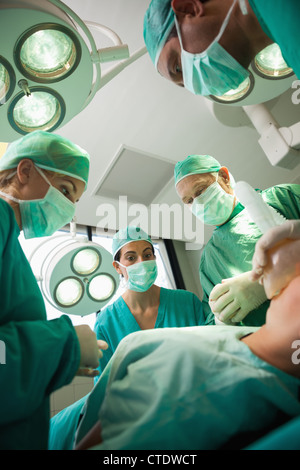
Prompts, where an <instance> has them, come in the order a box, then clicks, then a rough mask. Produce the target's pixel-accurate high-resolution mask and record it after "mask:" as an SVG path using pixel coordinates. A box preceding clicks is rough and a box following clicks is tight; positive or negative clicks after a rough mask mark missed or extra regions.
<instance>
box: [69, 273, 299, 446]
mask: <svg viewBox="0 0 300 470" xmlns="http://www.w3.org/2000/svg"><path fill="white" fill-rule="evenodd" d="M299 305H300V276H297V277H295V278H294V279H293V280H292V281H291V282H290V283H289V285H288V286H287V287H285V288H284V289H283V290H282V291H281V293H280V295H278V296H276V297H274V298H273V299H272V301H271V305H270V307H269V310H268V313H267V319H266V324H265V325H264V326H262V327H261V328H255V327H235V326H212V327H210V326H206V327H205V328H204V327H201V326H200V327H190V328H183V329H164V330H163V331H160V330H157V331H148V332H147V331H144V332H139V333H133V334H132V335H129V336H128V337H127V338H125V340H123V341H122V343H121V344H120V345H119V347H118V349H117V351H116V354H115V356H114V358H113V360H112V361H111V362H110V364H109V368H108V369H106V374H104V376H102V377H101V378H100V380H99V382H98V384H97V387H95V389H94V391H93V393H92V395H93V394H95V396H94V400H92V401H91V403H90V409H89V403H88V406H87V413H86V416H85V417H84V418H83V420H82V423H81V426H80V427H79V430H78V435H77V443H79V444H78V445H77V449H87V448H93V449H101V450H104V449H135V450H137V449H144V450H146V449H156V450H157V449H166V450H176V449H190V450H192V449H198V450H201V449H221V448H243V447H244V446H247V445H248V444H250V443H251V442H253V441H254V440H256V439H258V438H259V437H260V436H262V435H264V434H265V433H266V432H268V431H269V430H271V429H274V428H276V427H278V426H280V425H281V424H283V423H285V422H287V421H289V420H290V419H291V418H292V417H295V416H300V403H299V390H300V380H299V378H300V365H299V364H297V363H296V362H299V361H294V362H293V360H292V357H293V353H294V352H295V350H294V349H293V347H294V346H293V343H294V341H295V340H298V341H299V339H300V315H299V313H300V307H299ZM298 356H299V357H300V351H299V355H298ZM98 387H99V388H98ZM101 387H102V389H101ZM97 394H98V399H97ZM91 398H92V396H91ZM230 446H233V447H230Z"/></svg>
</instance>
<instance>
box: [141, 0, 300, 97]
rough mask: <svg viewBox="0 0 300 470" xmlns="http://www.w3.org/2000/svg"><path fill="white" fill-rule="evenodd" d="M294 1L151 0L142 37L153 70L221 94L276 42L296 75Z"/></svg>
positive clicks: (297, 13)
mask: <svg viewBox="0 0 300 470" xmlns="http://www.w3.org/2000/svg"><path fill="white" fill-rule="evenodd" d="M299 23H300V9H299V1H298V0H289V1H288V2H286V1H283V0H276V2H274V1H272V0H152V1H151V3H150V5H149V8H148V10H147V12H146V14H145V18H144V40H145V44H146V47H147V49H148V52H149V55H150V57H151V60H152V62H153V64H154V66H155V68H156V70H157V71H158V72H159V73H160V74H161V75H162V76H163V77H165V78H166V79H168V80H170V81H172V82H173V83H175V84H176V85H179V86H184V87H185V88H186V89H188V90H189V91H190V92H192V93H193V94H196V95H216V96H222V95H224V94H225V93H227V92H228V91H230V90H234V89H236V88H238V87H239V86H240V85H241V84H242V83H243V81H244V80H245V79H246V78H247V77H248V76H249V72H248V67H249V65H250V63H251V61H252V60H253V59H254V58H255V56H256V55H257V54H258V53H259V52H261V51H262V50H263V49H265V48H266V47H267V46H269V45H270V44H272V43H274V42H275V43H277V44H278V45H279V47H280V49H281V53H282V55H283V58H284V59H285V61H286V63H287V64H288V66H289V67H291V68H292V69H293V70H294V72H295V74H296V75H297V77H298V78H300V51H299V43H300V28H299Z"/></svg>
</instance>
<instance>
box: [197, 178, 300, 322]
mask: <svg viewBox="0 0 300 470" xmlns="http://www.w3.org/2000/svg"><path fill="white" fill-rule="evenodd" d="M261 194H262V197H263V199H264V200H265V201H266V202H267V203H268V204H269V205H270V206H272V207H273V208H274V209H276V210H277V211H278V212H279V213H280V214H282V215H283V216H284V217H286V218H287V219H299V218H300V185H297V184H291V185H289V184H282V185H278V186H274V187H272V188H268V189H266V190H263V191H261ZM261 235H262V233H261V231H260V230H259V228H258V227H257V225H256V224H255V223H253V222H252V221H251V220H250V219H249V217H248V215H247V211H246V210H245V209H244V207H243V206H242V205H241V204H238V205H237V206H236V207H235V209H234V211H233V213H232V215H231V218H230V220H229V221H228V222H226V224H224V225H221V226H220V227H216V228H215V230H214V231H213V234H212V236H211V238H210V240H209V241H208V243H207V245H206V246H205V248H204V250H203V254H202V256H201V261H200V267H199V273H200V282H201V285H202V289H203V299H202V305H203V309H204V314H205V317H206V323H207V324H214V315H213V313H212V312H211V310H210V307H209V304H208V298H209V294H210V292H211V290H212V289H213V287H214V286H215V285H216V284H219V283H220V282H221V281H222V279H227V278H230V277H233V276H237V275H238V274H241V273H243V272H247V271H250V270H251V269H252V257H253V253H254V249H255V244H256V242H257V240H258V239H259V238H260V237H261ZM269 303H270V302H269V301H266V302H264V304H262V305H261V306H260V307H258V308H257V309H255V310H253V311H252V312H250V313H249V314H248V315H247V316H246V317H245V318H244V320H243V322H241V323H240V325H249V326H260V325H262V324H263V323H265V317H266V312H267V309H268V306H269Z"/></svg>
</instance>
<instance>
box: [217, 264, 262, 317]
mask: <svg viewBox="0 0 300 470" xmlns="http://www.w3.org/2000/svg"><path fill="white" fill-rule="evenodd" d="M265 300H267V296H266V294H265V291H264V288H263V286H261V285H260V284H259V283H258V282H253V281H251V279H250V271H248V272H246V273H243V274H240V275H238V276H235V277H232V278H230V279H223V280H222V283H221V284H217V285H216V286H215V287H214V288H213V290H212V291H211V293H210V296H209V306H210V308H211V310H212V312H213V313H214V314H215V315H216V317H217V318H218V320H220V321H221V322H224V323H227V324H228V322H229V323H231V322H233V323H237V322H240V321H242V320H243V319H244V318H245V317H246V316H247V315H248V313H249V312H251V311H252V310H254V309H255V308H257V307H259V306H260V305H261V304H262V303H263V302H265Z"/></svg>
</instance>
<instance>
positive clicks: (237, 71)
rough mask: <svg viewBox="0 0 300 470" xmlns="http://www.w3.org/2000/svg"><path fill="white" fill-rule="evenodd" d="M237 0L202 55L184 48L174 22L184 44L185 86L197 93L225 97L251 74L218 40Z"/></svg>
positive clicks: (182, 55)
mask: <svg viewBox="0 0 300 470" xmlns="http://www.w3.org/2000/svg"><path fill="white" fill-rule="evenodd" d="M236 1H237V0H234V2H233V4H232V6H231V7H230V10H229V12H228V13H227V16H226V18H225V20H224V22H223V24H222V26H221V29H220V31H219V34H218V35H217V37H216V38H215V39H214V41H213V42H212V43H211V44H210V46H209V47H208V48H207V49H206V50H205V51H203V52H201V53H199V54H192V53H190V52H187V51H185V50H184V49H183V46H182V39H181V34H180V28H179V24H178V21H177V18H176V17H175V25H176V29H177V34H178V38H179V42H180V45H181V67H182V74H183V82H184V86H185V88H187V89H188V90H189V91H191V92H192V93H194V94H195V95H216V96H222V95H224V94H225V93H227V92H228V91H230V90H234V89H236V88H238V86H239V85H240V84H241V83H242V82H243V81H244V80H246V78H247V77H248V76H249V72H248V70H246V69H245V68H244V67H243V66H242V65H240V64H239V63H238V62H237V61H236V60H235V59H234V58H233V57H232V56H231V55H230V54H229V53H228V52H227V51H226V50H225V49H224V48H223V47H222V46H221V45H220V44H219V42H218V41H219V40H220V38H221V36H222V35H223V33H224V30H225V28H226V26H227V25H228V22H229V19H230V15H231V13H232V10H233V7H234V6H235V4H236Z"/></svg>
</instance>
